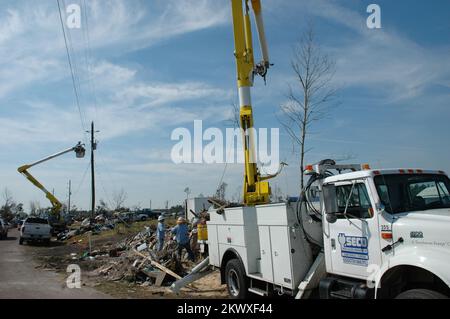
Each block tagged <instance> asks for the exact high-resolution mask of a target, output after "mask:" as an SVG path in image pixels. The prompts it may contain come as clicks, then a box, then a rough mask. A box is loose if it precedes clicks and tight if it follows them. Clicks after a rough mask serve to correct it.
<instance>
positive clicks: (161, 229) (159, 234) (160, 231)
mask: <svg viewBox="0 0 450 319" xmlns="http://www.w3.org/2000/svg"><path fill="white" fill-rule="evenodd" d="M165 237H166V226H164V216H162V215H161V216H159V217H158V226H157V229H156V238H157V239H158V251H161V250H162V249H163V247H164V239H165Z"/></svg>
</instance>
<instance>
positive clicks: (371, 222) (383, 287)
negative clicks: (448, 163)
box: [320, 167, 450, 298]
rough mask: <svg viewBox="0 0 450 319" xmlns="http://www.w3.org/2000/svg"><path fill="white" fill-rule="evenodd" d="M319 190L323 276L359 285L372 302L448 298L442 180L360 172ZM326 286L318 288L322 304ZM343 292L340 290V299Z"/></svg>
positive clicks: (434, 175)
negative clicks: (359, 282)
mask: <svg viewBox="0 0 450 319" xmlns="http://www.w3.org/2000/svg"><path fill="white" fill-rule="evenodd" d="M320 184H321V188H322V190H323V193H322V194H323V199H322V200H323V203H322V204H323V205H322V206H323V208H324V213H325V216H326V218H324V219H323V230H324V253H325V263H326V272H327V273H328V274H332V275H334V276H336V278H340V277H345V278H353V279H360V280H363V281H365V283H364V285H365V286H367V288H368V289H371V288H373V293H374V294H376V295H378V297H386V298H391V297H396V296H399V295H401V294H402V293H403V296H409V293H407V291H408V290H415V291H413V294H415V295H417V294H430V291H432V292H434V294H435V295H436V296H438V295H446V296H448V293H449V288H448V287H449V285H450V271H449V270H448V264H449V262H450V235H449V233H448V231H446V230H448V229H450V196H449V193H450V181H449V179H448V177H447V176H446V175H445V173H444V172H442V171H424V170H418V169H394V170H370V169H368V167H366V169H363V170H360V171H356V172H351V173H345V174H338V175H333V176H330V177H326V178H324V179H323V180H322V181H320ZM337 280H338V279H337ZM333 285H336V281H335V282H333V280H329V281H328V282H327V283H325V284H323V287H325V288H326V290H328V291H326V292H325V294H324V295H325V296H330V294H333V288H332V287H333ZM338 286H339V285H338ZM341 286H342V285H341ZM349 290H351V289H341V293H342V294H343V295H344V296H342V297H345V296H348V295H349ZM368 291H369V290H368ZM334 294H336V292H334ZM338 294H339V292H338Z"/></svg>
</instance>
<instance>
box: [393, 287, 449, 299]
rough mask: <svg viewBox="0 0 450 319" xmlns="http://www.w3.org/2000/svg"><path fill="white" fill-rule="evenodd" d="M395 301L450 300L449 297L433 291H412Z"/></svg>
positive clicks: (399, 296) (401, 294)
mask: <svg viewBox="0 0 450 319" xmlns="http://www.w3.org/2000/svg"><path fill="white" fill-rule="evenodd" d="M395 299H448V297H447V296H445V295H443V294H441V293H439V292H437V291H433V290H428V289H411V290H406V291H404V292H402V293H400V294H399V295H398V296H397V297H395Z"/></svg>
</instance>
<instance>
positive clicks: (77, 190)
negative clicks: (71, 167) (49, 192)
mask: <svg viewBox="0 0 450 319" xmlns="http://www.w3.org/2000/svg"><path fill="white" fill-rule="evenodd" d="M90 166H91V163H88V165H87V166H86V169H85V170H84V173H83V177H82V178H81V181H80V183H79V184H78V186H77V188H76V191H75V192H74V193H73V196H74V197H75V196H76V195H78V192H79V191H80V188H81V185H82V184H83V183H84V180H85V178H86V174H87V171H88V169H89V167H90Z"/></svg>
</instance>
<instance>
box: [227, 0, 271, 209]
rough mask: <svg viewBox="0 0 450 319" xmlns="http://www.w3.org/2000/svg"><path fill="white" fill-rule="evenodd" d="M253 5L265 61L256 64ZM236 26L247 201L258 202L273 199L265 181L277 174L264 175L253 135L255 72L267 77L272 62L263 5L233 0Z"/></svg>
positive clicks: (245, 197)
mask: <svg viewBox="0 0 450 319" xmlns="http://www.w3.org/2000/svg"><path fill="white" fill-rule="evenodd" d="M250 2H251V6H252V8H253V12H254V16H255V24H256V27H257V30H258V36H259V42H260V46H261V54H262V61H261V62H260V63H257V64H255V61H254V54H253V37H252V29H251V21H250V14H249V11H250V6H249V3H250ZM231 6H232V15H233V29H234V42H235V57H236V68H237V84H238V90H239V104H240V125H241V129H242V131H243V146H244V159H245V173H244V189H243V193H244V196H243V197H244V204H245V205H257V204H267V203H269V202H270V186H269V182H267V181H266V180H268V179H270V178H273V177H275V176H277V175H278V174H279V173H280V171H278V172H277V173H276V174H273V175H267V176H262V175H261V174H260V172H259V169H258V166H257V163H256V157H255V155H256V153H255V143H254V136H253V132H254V130H253V127H254V121H253V110H252V102H251V88H252V87H253V79H254V76H255V75H260V76H262V77H263V78H264V79H265V77H266V74H267V71H268V69H269V68H270V66H271V64H270V61H269V50H268V47H267V41H266V36H265V31H264V22H263V17H262V8H261V1H260V0H231Z"/></svg>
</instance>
